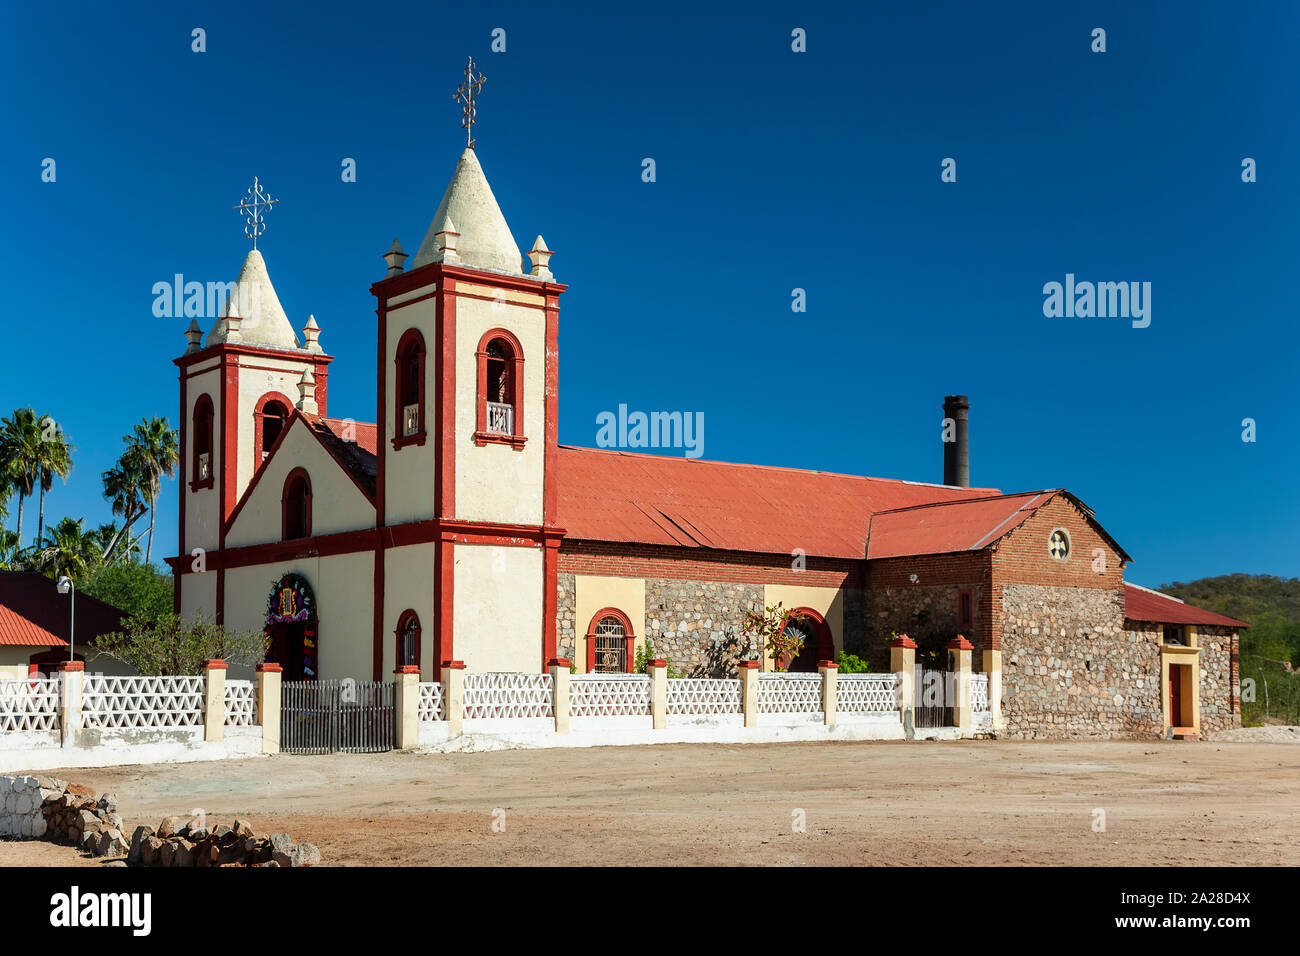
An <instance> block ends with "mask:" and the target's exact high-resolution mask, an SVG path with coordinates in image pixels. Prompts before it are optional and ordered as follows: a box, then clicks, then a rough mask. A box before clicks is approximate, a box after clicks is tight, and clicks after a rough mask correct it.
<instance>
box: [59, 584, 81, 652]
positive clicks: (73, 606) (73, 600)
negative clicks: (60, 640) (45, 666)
mask: <svg viewBox="0 0 1300 956" xmlns="http://www.w3.org/2000/svg"><path fill="white" fill-rule="evenodd" d="M59 593H60V594H67V595H70V597H69V598H68V660H69V661H72V660H75V659H76V650H75V647H76V637H77V631H76V627H77V586H76V585H75V584H73V583H72V578H70V577H68V576H67V575H66V574H65V575H63V577H61V578H59Z"/></svg>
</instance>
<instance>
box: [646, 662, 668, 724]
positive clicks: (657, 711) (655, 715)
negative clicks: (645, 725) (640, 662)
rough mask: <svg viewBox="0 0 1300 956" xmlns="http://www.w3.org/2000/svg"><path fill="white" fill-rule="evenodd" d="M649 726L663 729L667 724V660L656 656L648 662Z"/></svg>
mask: <svg viewBox="0 0 1300 956" xmlns="http://www.w3.org/2000/svg"><path fill="white" fill-rule="evenodd" d="M648 669H649V671H650V726H651V727H653V728H654V729H655V730H663V729H664V728H665V727H667V726H668V661H666V660H665V659H664V658H662V657H656V658H655V659H654V660H652V661H651V662H650V665H649V668H648Z"/></svg>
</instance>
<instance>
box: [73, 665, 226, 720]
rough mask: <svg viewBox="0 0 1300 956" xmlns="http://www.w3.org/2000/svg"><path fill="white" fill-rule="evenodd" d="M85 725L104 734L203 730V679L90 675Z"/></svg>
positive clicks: (83, 702)
mask: <svg viewBox="0 0 1300 956" xmlns="http://www.w3.org/2000/svg"><path fill="white" fill-rule="evenodd" d="M81 721H82V726H85V727H92V728H98V729H102V730H106V729H110V728H124V729H125V728H133V727H198V726H201V725H202V723H203V678H202V677H104V676H101V675H87V676H86V680H85V684H84V685H83V686H82V690H81Z"/></svg>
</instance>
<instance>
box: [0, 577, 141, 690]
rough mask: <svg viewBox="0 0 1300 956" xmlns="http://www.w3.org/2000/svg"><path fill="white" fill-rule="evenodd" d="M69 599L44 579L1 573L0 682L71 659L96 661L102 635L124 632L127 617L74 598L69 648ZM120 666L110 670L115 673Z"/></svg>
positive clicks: (92, 601) (87, 598)
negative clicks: (71, 641)
mask: <svg viewBox="0 0 1300 956" xmlns="http://www.w3.org/2000/svg"><path fill="white" fill-rule="evenodd" d="M71 615H72V608H71V606H70V595H67V594H60V593H59V590H58V585H57V584H56V583H55V582H54V581H53V580H52V579H50V578H47V577H46V576H45V575H43V574H36V573H34V572H30V571H0V677H9V678H15V677H25V676H27V675H28V674H29V673H31V672H33V671H37V670H43V669H45V668H48V667H49V666H51V665H53V664H56V663H58V662H59V661H66V660H69V659H70V658H71V659H74V660H79V661H84V660H86V655H87V651H90V652H91V655H90V656H91V658H92V659H94V656H95V655H94V653H93V648H94V645H95V640H96V639H97V638H98V637H99V636H100V635H101V634H108V633H111V632H113V631H120V630H122V629H123V624H124V621H125V615H124V614H123V613H122V612H121V611H119V610H118V609H117V608H115V607H113V606H112V605H110V604H105V603H104V602H103V601H100V600H98V599H97V598H93V597H91V596H90V595H88V594H81V593H77V595H76V631H75V632H74V633H73V634H72V636H73V639H74V644H73V646H72V647H71V648H70V647H69V646H68V637H69V633H70V632H69V628H70V627H71V626H72V623H73V621H72V616H71ZM120 670H121V667H120V665H119V666H117V667H114V668H112V672H114V673H116V672H118V671H120Z"/></svg>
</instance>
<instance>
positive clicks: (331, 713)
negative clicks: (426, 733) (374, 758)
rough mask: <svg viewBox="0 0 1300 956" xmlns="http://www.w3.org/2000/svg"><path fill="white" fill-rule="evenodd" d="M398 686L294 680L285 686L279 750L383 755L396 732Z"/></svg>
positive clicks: (282, 692) (392, 742)
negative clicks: (382, 752)
mask: <svg viewBox="0 0 1300 956" xmlns="http://www.w3.org/2000/svg"><path fill="white" fill-rule="evenodd" d="M396 697H397V685H395V684H393V683H384V682H382V681H355V680H351V679H346V680H319V681H290V682H287V683H285V684H284V685H283V687H282V688H281V696H280V750H281V751H283V752H284V753H290V754H332V753H338V752H339V751H342V752H344V753H379V752H381V751H384V750H392V749H393V746H394V744H395V742H396V739H395V738H396V736H397V724H396V720H397V707H396Z"/></svg>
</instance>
